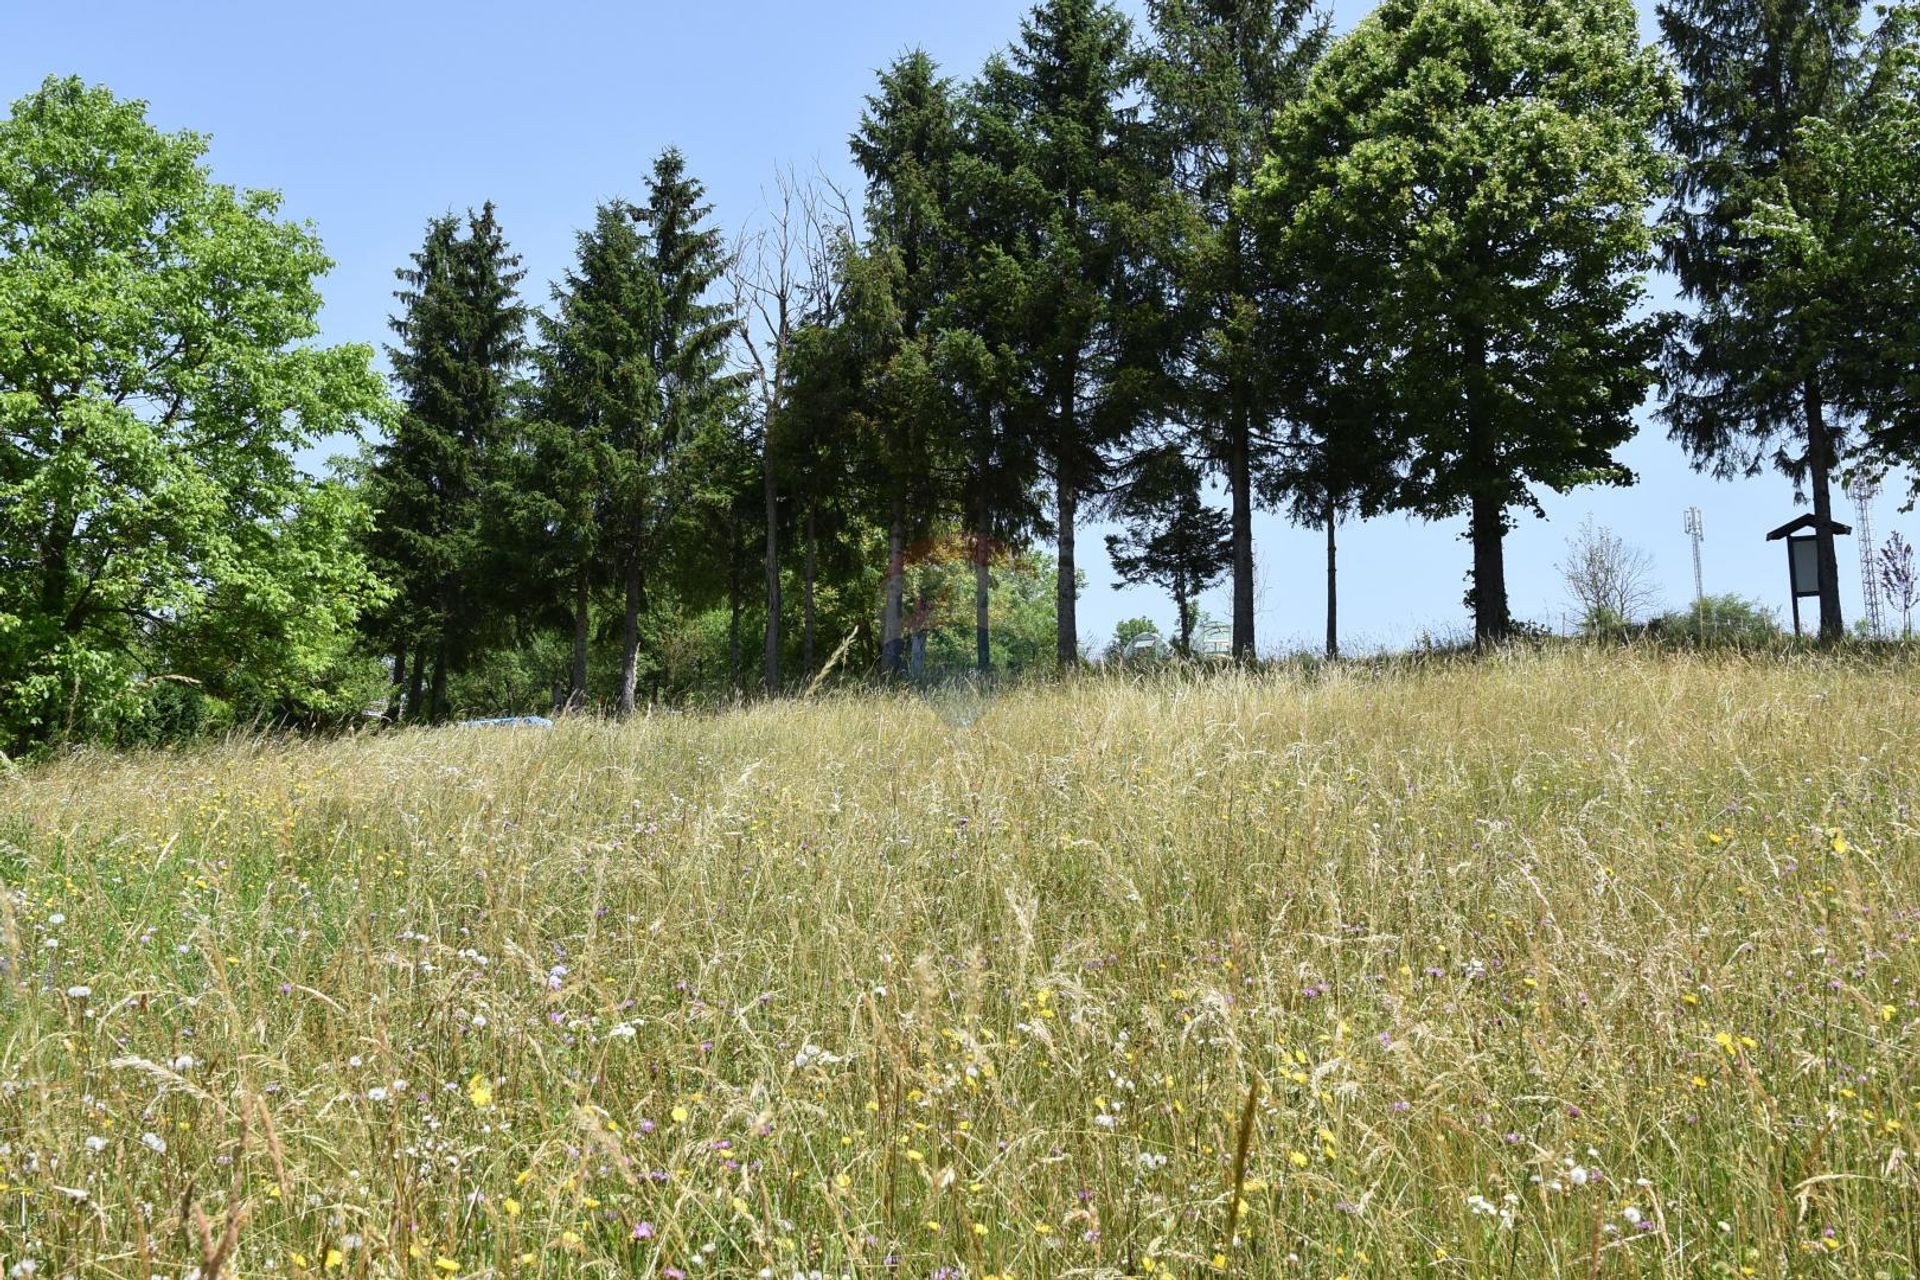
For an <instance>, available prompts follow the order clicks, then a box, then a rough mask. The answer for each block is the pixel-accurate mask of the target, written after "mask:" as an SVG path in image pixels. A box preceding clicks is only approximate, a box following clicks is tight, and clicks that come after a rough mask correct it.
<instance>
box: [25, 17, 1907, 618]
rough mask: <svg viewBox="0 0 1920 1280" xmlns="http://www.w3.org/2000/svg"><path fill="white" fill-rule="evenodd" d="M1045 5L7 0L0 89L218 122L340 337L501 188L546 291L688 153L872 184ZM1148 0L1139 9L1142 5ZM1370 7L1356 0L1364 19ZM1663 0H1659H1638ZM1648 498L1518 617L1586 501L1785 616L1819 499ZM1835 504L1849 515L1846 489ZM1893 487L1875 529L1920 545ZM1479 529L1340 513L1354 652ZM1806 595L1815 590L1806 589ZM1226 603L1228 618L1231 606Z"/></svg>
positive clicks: (1302, 599) (1640, 538)
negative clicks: (1801, 533)
mask: <svg viewBox="0 0 1920 1280" xmlns="http://www.w3.org/2000/svg"><path fill="white" fill-rule="evenodd" d="M1026 7H1027V4H1026V3H1025V0H968V2H967V3H961V4H956V3H949V2H947V0H836V2H827V0H815V2H814V3H793V2H792V0H706V2H705V3H679V4H664V3H651V4H642V3H613V2H611V0H609V2H606V3H599V4H592V3H583V2H581V0H556V2H553V3H547V4H542V5H539V6H532V5H524V4H511V5H510V4H501V3H486V2H474V3H463V4H458V5H455V4H449V3H444V2H443V0H432V2H431V3H426V2H416V0H386V2H385V3H379V4H374V3H367V2H366V0H346V2H342V3H333V4H326V5H317V4H312V5H283V4H262V3H258V0H254V2H252V3H236V2H235V0H218V2H214V0H196V2H195V3H192V4H155V3H152V0H68V2H66V3H47V2H44V0H32V2H30V0H0V33H4V36H3V38H0V95H4V100H5V101H8V102H11V101H13V100H14V99H16V98H18V97H20V96H21V95H22V94H25V93H27V92H29V91H30V90H32V89H33V88H34V87H35V86H36V85H38V83H39V82H40V81H41V79H42V78H44V77H45V76H47V75H49V74H62V75H64V74H71V73H77V74H79V75H81V76H83V77H85V78H86V79H87V80H88V81H91V82H96V83H104V84H107V85H109V86H111V87H112V88H113V89H114V90H115V92H117V93H119V94H121V95H122V96H128V97H138V98H144V99H146V100H147V101H148V102H149V103H150V104H151V116H152V118H153V119H154V120H155V121H156V122H157V123H158V124H159V125H161V126H162V127H164V128H168V129H173V128H183V127H184V128H192V129H196V130H199V131H201V132H203V133H206V134H208V135H210V137H211V139H212V153H211V158H210V162H211V164H212V167H213V171H214V173H215V175H216V176H217V177H218V178H220V179H221V180H223V181H226V182H231V183H235V184H238V185H242V186H252V187H268V188H273V189H275V190H278V191H281V192H283V193H284V194H285V196H286V208H287V212H288V213H289V214H290V215H291V216H293V217H296V218H303V219H309V220H311V221H312V222H313V223H314V224H315V226H316V227H318V229H319V231H320V234H321V236H322V238H323V239H324V240H325V242H326V246H327V249H328V251H329V252H330V253H331V254H332V256H333V257H334V258H335V260H336V261H337V263H338V266H337V267H336V268H335V270H334V272H333V274H332V275H331V276H330V277H329V279H328V280H327V281H326V285H325V290H326V296H327V299H328V305H327V309H326V313H325V317H324V319H325V324H326V332H327V337H328V338H329V339H330V340H334V341H357V342H369V343H373V344H376V345H378V344H380V343H382V342H384V341H385V339H386V337H387V330H386V317H387V314H388V310H389V306H390V303H391V296H390V295H391V292H392V288H393V275H392V273H393V269H394V268H395V267H396V266H398V265H399V264H401V263H402V262H403V261H405V259H406V255H407V254H408V252H409V251H411V250H412V249H413V248H415V247H416V246H417V245H418V243H419V239H420V234H421V230H422V226H423V224H424V222H425V220H426V219H427V218H428V217H429V216H430V215H433V214H435V213H439V212H443V211H445V210H449V209H462V208H465V207H466V206H468V205H478V204H479V203H481V202H482V201H485V200H488V199H491V200H493V201H494V202H495V203H496V204H497V205H498V206H499V208H500V213H501V217H502V219H503V220H504V223H505V226H506V228H507V231H508V234H509V236H510V237H511V239H512V241H513V244H514V246H515V248H516V249H518V250H519V251H520V253H521V254H523V255H524V257H525V260H526V266H527V268H528V270H529V272H530V275H529V278H528V291H529V294H530V296H531V297H532V298H533V299H534V300H535V301H538V302H541V303H544V302H545V300H546V283H547V282H548V281H550V280H552V279H553V278H555V277H556V276H558V275H559V274H560V272H561V271H562V270H563V269H564V267H565V266H566V264H567V261H568V258H569V256H570V254H571V252H572V247H573V232H574V230H575V229H576V228H577V227H580V226H582V225H584V224H585V223H586V222H587V221H588V220H589V219H590V218H591V216H592V211H593V208H594V206H595V204H596V203H597V202H599V201H601V200H603V199H606V198H608V197H611V196H616V195H619V196H630V197H633V196H638V195H639V194H640V192H641V180H640V179H641V174H642V173H643V172H644V170H645V167H646V166H647V164H648V163H649V161H650V160H651V158H652V157H653V156H654V155H655V154H656V153H657V152H658V151H659V150H660V149H661V148H663V147H665V146H667V145H669V144H672V145H676V146H678V147H680V148H681V149H682V150H683V151H685V152H686V153H687V156H688V159H689V162H690V164H691V166H692V169H693V171H694V172H695V173H696V174H698V175H699V176H700V177H701V178H702V179H704V180H705V182H706V183H707V186H708V188H709V191H710V193H711V195H712V198H713V200H714V203H715V205H716V207H717V212H718V216H719V218H720V220H721V221H722V222H723V223H724V224H725V225H726V226H727V227H729V228H730V229H732V228H739V227H741V226H743V225H745V224H746V223H747V222H748V221H749V220H751V219H752V218H753V217H754V215H755V214H756V212H757V211H758V210H759V209H761V207H762V193H763V191H764V190H765V189H766V187H767V186H768V184H769V183H770V180H771V179H772V176H773V174H774V171H775V169H776V167H777V166H781V165H786V164H795V165H798V166H800V167H801V168H803V169H805V168H808V167H811V166H813V165H815V164H818V165H819V166H821V167H823V168H824V169H825V170H826V171H827V172H828V173H830V174H832V175H834V176H836V177H837V178H840V179H842V180H843V181H846V182H847V185H848V186H849V187H850V188H852V187H856V186H857V184H855V183H854V182H853V181H852V180H851V175H850V165H849V162H848V159H847V148H846V138H847V135H848V133H849V132H850V130H851V129H852V128H853V126H854V124H855V123H856V121H857V119H858V115H859V109H860V103H861V99H862V97H863V96H864V95H865V94H866V93H867V92H869V90H870V88H871V86H872V83H873V75H874V72H875V70H876V69H877V68H879V67H880V66H882V65H883V64H884V63H886V62H888V61H890V60H891V59H892V58H893V57H894V56H896V55H897V54H899V53H900V52H902V51H904V50H906V49H908V48H910V47H912V46H915V45H919V46H922V47H924V48H926V49H927V50H928V51H929V52H930V53H932V54H933V55H934V56H935V57H936V58H937V59H939V61H940V62H941V63H942V65H943V66H944V67H945V68H946V69H947V70H948V71H949V72H950V73H951V74H954V75H957V76H962V77H964V76H968V75H971V74H972V73H973V72H974V71H975V70H976V69H977V68H978V67H979V65H980V63H981V61H982V59H983V58H984V57H985V56H986V55H987V54H988V53H989V52H990V51H991V50H993V49H996V48H999V47H1002V46H1004V45H1005V44H1006V43H1008V42H1009V41H1010V40H1011V39H1013V37H1014V35H1015V33H1016V32H1017V29H1018V22H1019V17H1020V15H1021V13H1022V12H1023V11H1024V10H1025V8H1026ZM1128 7H1129V8H1132V9H1135V10H1136V11H1137V9H1138V5H1137V4H1135V3H1132V2H1131V0H1129V3H1128ZM1367 7H1368V5H1367V4H1365V3H1362V2H1361V0H1337V3H1336V4H1335V6H1334V10H1335V19H1336V22H1337V24H1338V25H1340V26H1341V27H1345V26H1349V25H1351V24H1352V22H1353V21H1354V20H1356V19H1357V18H1358V17H1359V16H1360V15H1361V14H1362V13H1364V12H1365V10H1366V9H1367ZM1643 8H1650V4H1648V5H1643ZM1624 457H1625V459H1626V461H1627V462H1628V463H1629V464H1630V465H1631V466H1633V467H1634V468H1635V469H1636V470H1637V471H1638V472H1639V474H1640V477H1641V481H1640V484H1639V485H1638V486H1636V487H1635V488H1633V489H1629V490H1605V491H1602V490H1585V491H1580V492H1576V493H1574V494H1571V495H1568V496H1567V497H1564V498H1559V497H1552V496H1551V495H1549V498H1550V500H1549V501H1548V502H1547V504H1546V506H1547V511H1548V517H1549V518H1548V519H1547V520H1545V521H1539V520H1534V519H1532V518H1530V517H1523V519H1522V523H1521V525H1520V528H1519V529H1517V530H1516V531H1515V532H1514V534H1513V535H1512V537H1511V538H1510V540H1509V566H1510V575H1511V582H1510V585H1511V591H1512V596H1513V605H1514V609H1515V611H1516V613H1517V615H1518V616H1521V617H1526V618H1531V619H1536V620H1541V621H1548V620H1551V621H1555V622H1557V621H1558V620H1559V618H1560V617H1561V615H1562V613H1563V612H1564V611H1565V610H1566V608H1567V604H1566V601H1565V592H1564V589H1563V587H1562V585H1561V583H1560V581H1559V577H1558V575H1557V574H1556V572H1555V570H1554V567H1553V566H1554V564H1555V563H1556V561H1557V560H1559V559H1560V557H1561V556H1562V554H1563V552H1564V548H1565V540H1566V538H1567V537H1568V536H1569V535H1570V534H1571V533H1572V532H1573V530H1574V529H1575V527H1576V526H1577V525H1578V524H1579V523H1580V521H1581V520H1582V518H1584V517H1585V516H1586V515H1588V514H1589V513H1590V514H1592V515H1593V517H1594V518H1595V519H1596V520H1597V521H1599V522H1600V523H1602V524H1605V525H1609V526H1611V527H1613V528H1614V529H1616V530H1618V531H1620V532H1621V533H1623V534H1625V535H1626V536H1627V537H1628V538H1629V539H1630V540H1631V541H1633V542H1634V543H1636V544H1638V545H1640V546H1641V547H1643V548H1645V549H1646V550H1647V551H1648V552H1649V553H1650V554H1651V555H1652V556H1653V557H1654V561H1655V565H1656V570H1657V574H1658V577H1659V580H1660V584H1661V587H1662V590H1663V594H1664V596H1665V598H1666V599H1667V600H1668V601H1670V602H1672V603H1674V604H1676V605H1677V604H1680V603H1683V602H1684V601H1685V600H1686V599H1687V598H1689V597H1690V595H1691V593H1692V567H1691V559H1690V554H1689V548H1688V543H1687V539H1686V537H1685V535H1684V534H1683V532H1682V530H1681V513H1682V511H1683V510H1684V509H1685V508H1686V507H1687V506H1689V505H1693V506H1698V507H1700V509H1701V510H1702V511H1703V512H1704V513H1705V516H1706V528H1707V542H1706V574H1707V587H1708V590H1710V591H1714V592H1722V591H1734V592H1739V593H1742V594H1745V595H1751V596H1755V597H1758V598H1760V599H1762V600H1763V601H1765V602H1766V603H1768V604H1769V605H1772V606H1775V607H1777V608H1779V609H1780V611H1781V613H1782V616H1785V612H1786V608H1785V607H1786V603H1787V601H1786V595H1785V591H1786V587H1785V578H1786V572H1785V564H1784V560H1785V554H1784V552H1783V551H1782V550H1781V548H1780V547H1779V546H1778V545H1777V544H1767V543H1764V542H1763V541H1762V535H1763V534H1764V533H1765V531H1766V530H1767V529H1769V528H1772V527H1773V526H1775V525H1777V524H1780V523H1782V522H1784V521H1785V520H1786V519H1788V518H1789V517H1791V516H1792V515H1794V514H1796V513H1797V512H1798V510H1799V508H1798V507H1797V506H1796V505H1795V504H1794V501H1793V495H1792V492H1791V488H1790V486H1789V485H1788V483H1787V482H1786V481H1785V480H1783V479H1781V478H1779V477H1775V476H1767V477H1763V478H1761V479H1758V480H1753V481H1741V482H1734V483H1722V482H1716V481H1714V480H1711V479H1709V478H1707V477H1704V476H1699V475H1696V474H1694V473H1693V472H1692V471H1690V470H1689V469H1688V467H1687V464H1686V460H1685V458H1684V457H1683V456H1682V454H1681V452H1680V450H1679V449H1678V448H1677V447H1676V446H1674V445H1672V444H1670V443H1668V442H1667V440H1666V439H1665V438H1664V434H1663V433H1662V432H1661V431H1660V430H1659V429H1658V428H1657V427H1653V426H1649V427H1648V428H1647V429H1646V430H1644V431H1643V433H1642V435H1641V436H1640V438H1639V439H1637V440H1636V441H1634V442H1633V444H1632V445H1630V446H1629V447H1628V448H1627V450H1626V451H1625V454H1624ZM1836 505H1837V507H1838V508H1839V509H1840V511H1839V513H1840V518H1841V519H1843V520H1845V519H1850V518H1851V512H1850V509H1848V508H1847V504H1846V503H1845V502H1844V500H1843V501H1841V502H1839V503H1837V504H1836ZM1896 506H1897V503H1896V502H1895V501H1894V500H1892V499H1883V500H1882V502H1881V504H1880V507H1879V510H1878V511H1877V513H1876V514H1877V515H1878V517H1879V520H1878V524H1879V532H1880V533H1881V534H1882V536H1884V534H1885V533H1886V532H1887V531H1888V530H1889V529H1892V528H1901V529H1902V530H1903V532H1905V533H1906V534H1907V535H1908V537H1909V539H1912V538H1914V537H1915V536H1916V535H1920V517H1903V516H1900V515H1898V513H1897V511H1896V509H1895V508H1896ZM1462 529H1463V522H1462V521H1447V522H1440V523H1434V524H1428V523H1422V522H1414V521H1407V520H1403V519H1399V518H1389V519H1383V520H1379V521H1374V522H1371V523H1368V524H1366V525H1364V526H1359V527H1343V528H1342V530H1341V542H1342V563H1341V579H1342V583H1343V587H1344V590H1343V592H1342V595H1343V600H1342V606H1341V617H1342V623H1343V626H1342V630H1343V632H1344V633H1345V635H1346V636H1347V638H1348V639H1349V641H1350V642H1351V643H1353V644H1354V645H1356V646H1360V645H1367V644H1396V645H1397V644H1405V643H1407V642H1409V641H1411V640H1412V639H1414V638H1415V637H1417V636H1418V635H1419V634H1420V633H1421V632H1422V631H1423V630H1435V631H1447V630H1454V629H1457V628H1459V627H1460V626H1461V625H1463V623H1464V621H1465V613H1464V610H1463V607H1462V605H1461V603H1460V600H1461V593H1462V591H1463V590H1464V585H1465V584H1464V581H1463V575H1464V574H1465V572H1466V568H1467V563H1468V549H1467V546H1466V544H1465V543H1464V542H1462V541H1461V540H1460V534H1461V532H1462ZM1099 534H1100V531H1099V530H1096V529H1089V530H1086V531H1085V533H1084V534H1083V537H1082V540H1081V547H1082V548H1083V549H1084V553H1085V554H1086V556H1087V559H1086V565H1087V569H1088V575H1089V578H1090V582H1089V589H1088V592H1087V594H1086V596H1085V598H1084V599H1083V601H1082V605H1081V608H1082V620H1081V634H1082V636H1084V637H1088V638H1091V639H1093V640H1095V641H1098V640H1099V639H1101V638H1103V637H1104V636H1106V635H1107V634H1110V633H1111V631H1112V628H1113V626H1114V624H1115V622H1117V621H1118V620H1120V619H1121V618H1125V617H1131V616H1136V615H1140V614H1145V615H1147V616H1150V617H1153V618H1155V619H1156V620H1158V621H1159V622H1160V623H1161V624H1162V626H1163V627H1165V626H1166V625H1167V624H1168V623H1169V621H1170V620H1171V617H1172V613H1173V610H1172V606H1171V605H1170V604H1169V603H1168V602H1167V601H1166V600H1165V599H1163V598H1162V597H1160V596H1159V595H1158V594H1157V593H1155V592H1152V591H1148V590H1141V589H1131V590H1127V591H1116V590H1115V589H1114V588H1113V585H1112V574H1111V572H1110V570H1109V568H1108V566H1107V565H1106V562H1105V557H1104V551H1103V547H1102V541H1101V538H1100V536H1099ZM1255 534H1256V538H1257V554H1258V558H1259V579H1258V585H1259V591H1258V604H1259V635H1260V642H1261V648H1262V649H1263V650H1269V649H1272V648H1275V647H1281V646H1288V645H1293V644H1302V645H1310V646H1311V645H1317V644H1318V642H1319V638H1320V636H1321V634H1322V633H1323V630H1324V626H1325V623H1324V613H1323V609H1324V597H1323V586H1324V581H1325V574H1324V567H1323V564H1324V562H1323V560H1322V550H1321V535H1320V534H1319V533H1318V532H1316V531H1312V530H1306V531H1302V530H1296V529H1292V528H1289V527H1288V526H1287V525H1286V524H1285V522H1283V521H1281V520H1279V519H1277V518H1275V517H1271V516H1262V517H1260V519H1259V520H1258V522H1257V524H1256V526H1255ZM1857 563H1858V562H1857V551H1856V548H1855V546H1854V544H1853V543H1852V542H1851V541H1843V543H1842V547H1841V565H1842V574H1841V577H1842V592H1843V598H1844V599H1845V600H1846V603H1847V612H1848V618H1849V621H1851V619H1852V618H1853V616H1854V615H1855V614H1856V613H1857V612H1858V608H1859V597H1860V586H1859V580H1858V578H1859V575H1858V572H1857ZM1809 603H1811V602H1809ZM1207 607H1208V608H1209V609H1210V610H1211V611H1213V612H1214V613H1215V614H1216V615H1222V616H1224V615H1225V613H1226V601H1225V598H1224V595H1223V594H1222V593H1220V592H1215V593H1214V597H1213V598H1212V599H1210V600H1209V601H1208V602H1207Z"/></svg>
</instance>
